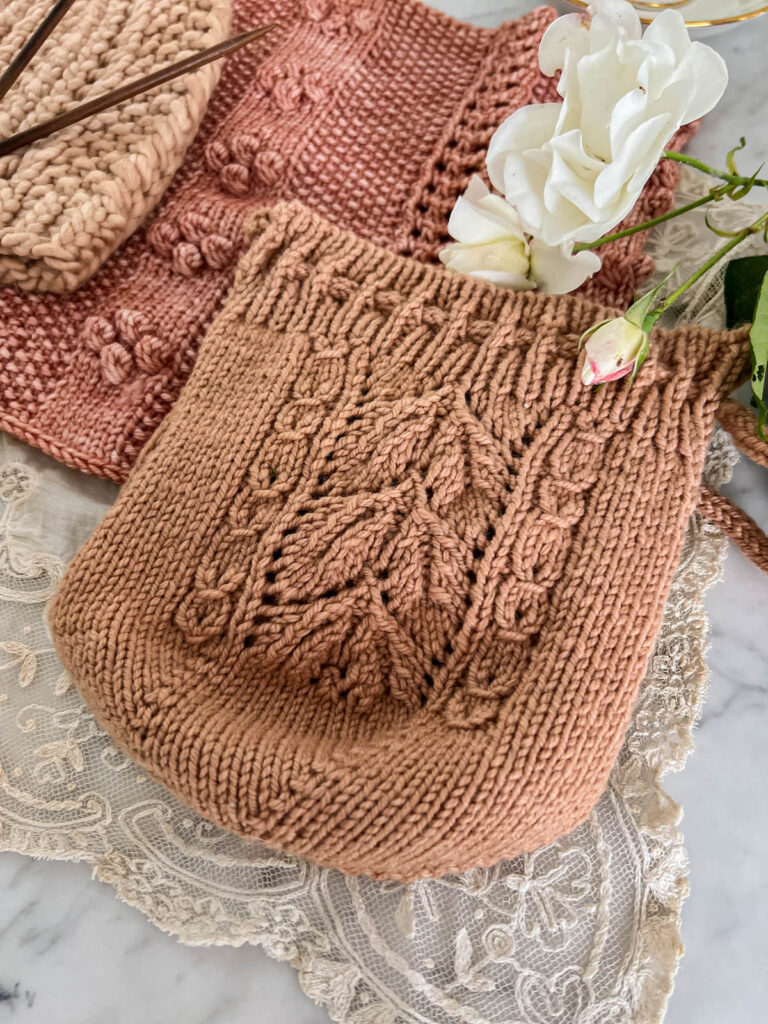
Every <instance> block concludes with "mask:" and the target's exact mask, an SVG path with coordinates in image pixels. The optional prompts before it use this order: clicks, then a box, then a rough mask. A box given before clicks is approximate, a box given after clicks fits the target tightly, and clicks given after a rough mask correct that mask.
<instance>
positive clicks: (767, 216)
mask: <svg viewBox="0 0 768 1024" xmlns="http://www.w3.org/2000/svg"><path fill="white" fill-rule="evenodd" d="M766 225H768V210H767V211H766V212H765V213H764V214H763V215H762V216H760V217H758V218H757V220H756V221H754V223H752V224H750V225H749V226H748V227H746V228H742V230H741V231H739V232H738V233H737V234H735V235H734V236H733V238H729V239H728V241H727V242H726V243H725V245H722V246H721V247H720V248H719V249H718V250H717V251H716V252H714V253H713V254H712V255H711V256H710V257H709V259H708V260H707V262H706V263H704V264H703V265H702V266H701V267H699V269H698V270H697V271H696V272H695V273H693V274H691V276H690V277H689V278H688V280H687V281H684V282H683V283H682V284H681V285H680V287H679V288H677V289H675V291H673V292H672V293H671V295H668V296H667V297H666V299H664V301H663V302H662V303H661V305H660V306H657V307H656V309H654V311H653V312H654V313H655V314H657V315H658V316H661V315H662V313H665V312H666V311H667V310H668V309H669V308H670V306H672V305H673V304H674V303H675V302H677V300H678V299H679V298H680V296H681V295H682V294H683V293H684V292H687V291H688V289H689V288H690V287H692V286H693V285H694V284H696V282H697V281H698V280H699V279H700V278H702V277H703V276H704V274H706V272H707V271H708V270H711V268H712V267H714V266H715V264H716V263H719V262H720V260H721V259H723V257H724V256H727V255H728V253H729V252H730V251H731V250H732V249H735V248H736V246H737V245H740V244H741V243H742V242H743V241H745V240H746V239H747V238H749V236H750V235H756V234H757V232H758V231H762V230H764V228H765V227H766Z"/></svg>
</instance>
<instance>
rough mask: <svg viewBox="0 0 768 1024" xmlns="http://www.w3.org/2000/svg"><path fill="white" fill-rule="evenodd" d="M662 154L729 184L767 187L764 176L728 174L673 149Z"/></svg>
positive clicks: (767, 182) (668, 158) (767, 183)
mask: <svg viewBox="0 0 768 1024" xmlns="http://www.w3.org/2000/svg"><path fill="white" fill-rule="evenodd" d="M664 156H665V157H666V159H667V160H674V161H675V162H676V163H678V164H687V165H688V167H695V168H696V170H697V171H703V172H704V174H709V175H710V176H711V177H713V178H719V179H720V180H721V181H727V182H728V183H729V184H730V185H747V184H752V185H757V186H759V187H760V188H768V181H766V180H765V178H755V180H754V181H753V180H752V179H751V178H745V177H744V175H743V174H730V173H729V172H728V171H719V170H718V169H717V168H716V167H710V166H709V164H705V163H703V161H701V160H697V159H696V157H695V156H689V155H688V154H687V153H676V152H675V151H674V150H671V149H665V150H664Z"/></svg>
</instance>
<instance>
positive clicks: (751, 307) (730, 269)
mask: <svg viewBox="0 0 768 1024" xmlns="http://www.w3.org/2000/svg"><path fill="white" fill-rule="evenodd" d="M766 274H768V256H745V257H743V258H742V259H738V260H731V261H730V263H728V265H727V267H726V268H725V281H724V285H723V287H724V289H725V318H726V323H727V325H728V327H738V326H739V324H751V323H752V320H753V319H754V315H755V306H756V305H757V297H758V295H759V294H760V288H761V286H762V283H763V279H764V277H765V275H766Z"/></svg>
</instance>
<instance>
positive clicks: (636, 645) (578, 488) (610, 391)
mask: <svg viewBox="0 0 768 1024" xmlns="http://www.w3.org/2000/svg"><path fill="white" fill-rule="evenodd" d="M249 231H250V234H251V237H252V238H253V239H254V241H253V244H252V246H251V248H250V250H249V251H248V252H247V254H246V255H245V256H244V257H243V259H242V260H241V263H240V266H239V269H238V274H237V278H236V280H235V283H234V286H233V288H232V290H231V292H230V295H229V298H228V300H227V302H226V304H225V306H224V309H223V310H222V312H221V314H220V315H219V317H218V319H217V320H216V322H215V323H214V325H213V326H212V328H211V330H210V331H209V333H208V336H207V337H206V340H205V343H204V345H203V349H202V351H201V354H200V358H199V360H198V362H197V365H196V367H195V370H194V372H193V374H192V377H191V379H190V381H189V383H188V385H187V387H186V388H185V389H184V391H183V392H182V395H181V397H180V400H179V402H178V403H177V405H176V406H175V408H174V409H173V411H172V412H171V414H170V415H169V416H168V417H167V418H166V420H165V422H164V424H163V425H162V427H161V428H160V430H158V431H157V433H156V434H155V436H154V438H153V439H152V441H151V442H150V444H149V445H148V446H147V447H146V449H145V450H144V452H143V453H142V456H141V458H140V460H139V462H138V464H137V466H136V468H135V470H134V472H133V473H132V474H131V477H130V479H129V480H128V483H127V484H126V485H125V487H124V488H123V490H122V491H121V493H120V496H119V498H118V501H117V503H116V505H115V506H114V507H113V509H112V510H111V511H110V512H109V513H108V515H107V517H106V519H105V520H104V522H103V523H102V525H101V526H100V528H99V529H98V530H97V531H96V533H95V534H94V536H93V537H92V538H91V539H90V540H89V541H88V542H87V543H86V545H85V546H84V548H83V549H82V551H81V552H80V553H79V554H78V556H77V557H76V559H75V560H74V562H73V563H72V565H71V567H70V569H69V571H68V572H67V575H66V577H65V579H64V581H63V583H62V585H61V588H60V590H59V592H58V594H57V596H56V598H55V600H54V604H53V607H52V613H51V625H52V630H53V636H54V641H55V644H56V648H57V650H58V652H59V654H60V656H61V658H62V661H63V662H64V664H65V666H66V667H67V669H68V671H69V672H70V674H71V676H72V679H73V680H74V682H75V683H76V685H77V686H78V687H79V688H80V690H81V692H82V693H83V696H84V697H85V699H86V701H87V703H88V704H89V706H90V707H91V708H92V710H93V711H94V713H95V714H96V716H97V717H98V719H99V720H100V722H101V723H102V725H103V726H104V727H105V729H106V730H107V731H108V732H109V733H110V734H111V735H112V736H113V737H114V739H115V740H116V742H117V743H119V744H120V746H121V747H123V748H124V749H125V750H126V751H127V752H128V753H129V754H130V755H131V756H132V757H134V758H136V759H137V760H139V761H140V762H141V763H142V764H143V765H144V766H145V767H146V768H147V770H148V771H149V772H150V773H151V774H152V775H153V776H154V777H156V778H157V779H159V780H160V781H161V782H163V783H164V784H165V785H167V786H168V787H169V788H171V789H172V790H173V791H174V792H175V793H176V794H178V796H179V797H180V798H181V799H182V800H184V801H186V802H187V803H189V804H190V805H191V806H193V807H195V808H196V809H197V810H198V811H200V812H201V813H202V814H204V815H206V816H208V817H209V818H211V819H212V820H214V821H216V822H217V823H218V824H219V825H222V826H223V827H225V828H229V829H232V830H234V831H237V832H240V833H242V834H243V835H246V836H253V837H256V838H258V839H259V840H261V841H263V842H265V843H267V844H269V845H271V846H274V847H278V848H281V849H284V850H286V851H287V852H289V853H295V854H299V855H301V856H305V857H308V858H310V859H312V860H315V861H317V862H318V863H320V864H323V865H327V866H329V867H337V868H339V869H341V870H343V871H346V872H350V873H358V872H363V873H366V874H369V875H373V876H376V877H382V878H400V879H413V878H418V877H423V876H433V875H440V874H443V873H446V872H451V871H461V870H465V869H467V868H470V867H477V866H480V865H490V864H492V863H495V862H496V861H497V860H498V859H499V858H501V857H512V856H514V855H516V854H518V853H519V852H521V851H524V850H532V849H534V848H537V847H539V846H541V845H542V844H546V843H549V842H551V841H553V840H554V839H555V838H556V837H558V836H560V835H563V834H565V833H567V832H568V831H570V830H571V829H572V828H573V827H575V826H576V825H577V824H578V823H579V822H580V821H582V820H583V819H584V818H585V817H586V816H587V815H588V813H589V811H590V809H591V807H592V806H593V804H594V803H595V801H596V800H597V799H598V798H599V795H600V794H601V793H602V791H603V788H604V785H605V782H606V778H607V775H608V772H609V770H610V767H611V764H612V762H613V760H614V757H615V755H616V753H617V751H618V749H619V747H620V745H621V742H622V737H623V734H624V729H625V725H626V722H627V719H628V716H629V713H630V709H631V705H632V702H633V700H634V696H635V692H636V688H637V686H638V684H639V681H640V680H641V678H642V677H643V674H644V672H645V669H646V662H647V658H648V656H649V654H650V652H651V650H652V646H653V642H654V638H655V634H656V632H657V629H658V627H659V624H660V621H661V616H662V611H663V606H664V601H665V597H666V593H667V589H668V586H669V583H670V580H671V578H672V574H673V572H674V569H675V566H676V565H677V561H678V556H679V552H680V547H681V544H682V539H683V535H684V528H685V524H686V522H687V520H688V518H689V516H690V514H691V512H692V511H693V509H694V506H695V504H696V501H697V498H698V488H699V480H700V476H701V471H702V466H703V461H704V454H705V450H706V446H707V441H708V438H709V435H710V432H711V429H712V424H713V420H714V415H715V410H716V408H717V406H718V404H719V402H720V399H721V397H722V395H723V394H725V393H727V392H728V391H729V390H730V389H731V388H732V387H733V386H734V385H735V384H736V383H737V380H738V379H739V377H740V376H741V375H742V373H743V371H744V369H745V365H746V359H747V336H746V333H745V332H744V331H741V332H739V333H728V332H724V331H723V332H708V331H706V330H705V329H703V328H697V327H693V328H685V329H680V330H675V331H670V332H666V331H662V330H658V331H656V332H654V343H653V345H652V347H651V353H650V356H649V358H648V361H647V362H646V364H645V365H644V367H643V372H642V373H641V374H640V376H639V377H638V379H637V380H636V381H635V383H634V385H633V386H632V387H625V386H622V385H618V386H616V387H612V388H603V389H600V390H596V389H593V388H585V387H584V386H583V385H582V384H581V380H580V362H581V359H580V358H579V355H578V351H577V349H578V339H579V336H580V335H581V333H582V332H583V331H584V330H585V329H586V328H587V327H588V326H589V325H590V324H592V323H594V322H596V321H598V320H600V319H602V318H603V317H604V316H605V315H606V312H607V310H606V309H605V308H603V307H600V306H595V305H593V304H591V303H589V302H586V301H584V300H583V299H580V298H578V297H574V296H563V297H551V296H546V295H537V294H535V293H524V294H517V295H515V294H509V293H505V292H502V291H500V290H498V289H495V288H493V287H491V286H488V285H483V284H480V283H478V282H475V281H472V280H470V279H468V278H462V277H458V276H456V275H453V274H450V273H448V272H447V271H444V270H443V269H442V268H435V267H431V266H426V265H423V264H419V263H417V262H415V261H413V260H410V259H404V258H402V257H400V256H397V255H394V254H391V253H387V252H385V251H383V250H381V249H378V248H376V247H375V246H373V245H371V244H370V243H367V242H364V241H361V240H359V239H358V238H356V237H355V236H353V235H351V234H349V233H346V232H344V231H341V230H340V229H338V228H336V227H334V226H332V225H331V224H329V223H328V222H326V221H324V220H322V219H321V218H319V217H318V216H316V215H315V214H312V213H310V212H309V211H308V210H307V209H305V208H303V207H301V206H300V205H298V204H295V203H291V204H280V205H278V206H277V207H275V208H274V209H272V210H271V211H266V212H263V213H260V214H258V215H257V216H255V217H254V218H253V219H252V220H251V221H250V222H249Z"/></svg>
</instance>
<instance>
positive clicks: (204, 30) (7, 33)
mask: <svg viewBox="0 0 768 1024" xmlns="http://www.w3.org/2000/svg"><path fill="white" fill-rule="evenodd" d="M50 6H51V4H50V0H11V2H10V3H8V4H6V5H5V6H4V8H3V10H2V11H0V67H6V66H7V65H8V64H9V63H10V61H11V60H12V58H13V57H14V56H15V55H16V54H17V53H18V51H19V50H20V49H21V46H22V44H23V43H24V42H25V41H26V39H27V38H28V36H29V35H30V34H31V32H32V31H33V30H34V29H35V28H36V27H37V26H38V25H39V24H40V22H41V21H42V19H43V17H44V16H45V14H46V13H47V12H48V11H49V9H50ZM229 14H230V4H229V0H87V2H81V3H78V5H77V8H76V9H75V10H74V11H72V12H71V13H69V14H68V15H66V16H65V18H64V20H63V21H62V22H61V24H60V25H59V26H58V27H57V28H56V30H55V32H54V33H53V35H52V36H51V37H50V38H49V39H48V40H47V42H46V43H45V44H44V46H43V48H42V49H41V51H40V52H39V53H38V54H37V55H36V56H35V57H34V59H33V60H32V62H31V64H30V65H29V66H28V67H27V68H26V70H25V71H24V73H23V75H22V76H21V78H20V79H19V80H18V81H17V82H16V84H15V85H14V86H13V88H12V89H11V90H10V92H9V93H8V95H7V96H6V97H5V98H4V99H3V101H2V104H0V136H2V137H3V138H8V137H9V136H11V135H13V134H15V133H16V132H18V131H23V130H25V129H27V128H31V127H33V126H35V125H38V124H41V123H42V122H43V121H47V120H48V119H50V118H52V117H55V116H57V115H58V114H60V113H62V112H63V111H66V110H70V109H71V108H73V107H75V106H77V105H78V104H80V103H83V102H85V101H86V100H89V99H93V98H94V97H95V96H100V95H103V94H104V93H106V92H109V91H110V90H112V89H116V88H118V87H119V86H121V85H123V84H125V82H126V81H129V80H130V79H132V78H139V77H140V76H141V75H145V74H148V73H149V72H151V71H154V70H157V69H158V68H159V67H164V66H165V65H167V64H171V63H173V62H174V61H176V60H182V59H183V58H185V57H189V56H192V55H193V54H195V53H197V52H199V51H200V50H203V49H205V48H206V47H209V46H213V45H214V44H215V43H218V42H220V41H221V40H222V39H224V38H225V36H226V32H227V29H228V27H229ZM220 71H221V65H220V62H219V63H215V64H211V65H208V66H207V67H205V68H201V69H200V70H199V71H197V72H195V74H193V75H185V76H184V77H183V78H180V79H178V80H176V81H173V82H169V83H167V84H166V85H164V86H160V87H158V88H156V89H154V90H152V91H151V92H148V93H145V94H143V95H141V96H137V97H135V98H134V99H131V100H128V101H126V102H125V103H122V104H121V105H120V106H118V107H115V108H114V109H112V110H109V111H106V112H104V113H102V114H99V115H97V116H95V117H92V118H89V119H88V120H87V121H85V122H81V123H79V124H75V125H71V126H70V127H69V128H65V129H63V130H61V131H59V132H56V134H55V135H53V136H51V137H49V138H47V139H40V140H39V141H38V142H35V143H33V144H32V145H31V146H29V147H27V148H26V149H25V150H23V152H21V153H13V154H11V155H10V156H6V157H3V158H1V159H0V283H2V284H7V285H17V286H18V287H19V288H25V289H36V290H38V291H54V292H61V291H72V290H73V289H75V288H77V286H78V285H79V284H82V282H83V281H85V280H87V279H88V278H89V277H90V276H91V275H92V274H93V273H94V272H95V271H96V270H97V269H98V267H100V266H101V264H102V263H103V262H104V261H105V260H106V259H107V257H108V256H109V254H110V253H111V252H112V251H113V250H114V249H116V248H117V246H118V245H120V244H121V242H123V241H124V240H125V239H126V238H127V237H128V235H130V233H131V232H132V231H134V230H135V229H136V228H137V227H138V225H139V224H140V223H141V221H142V220H143V219H144V217H145V216H146V215H147V214H148V213H149V211H150V210H152V208H153V207H154V206H155V205H156V203H157V202H158V200H159V199H160V197H161V196H162V194H163V192H164V191H165V189H166V188H167V186H168V184H169V183H170V180H171V178H172V177H173V175H174V173H175V172H176V170H177V169H178V167H179V165H180V164H181V161H182V159H183V157H184V153H185V152H186V150H187V147H188V146H189V144H190V143H191V142H192V139H193V138H194V136H195V134H196V132H197V130H198V127H199V125H200V121H201V120H202V117H203V114H204V113H205V108H206V105H207V103H208V99H209V97H210V95H211V92H212V90H213V87H214V85H215V84H216V82H217V80H218V78H219V74H220Z"/></svg>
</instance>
